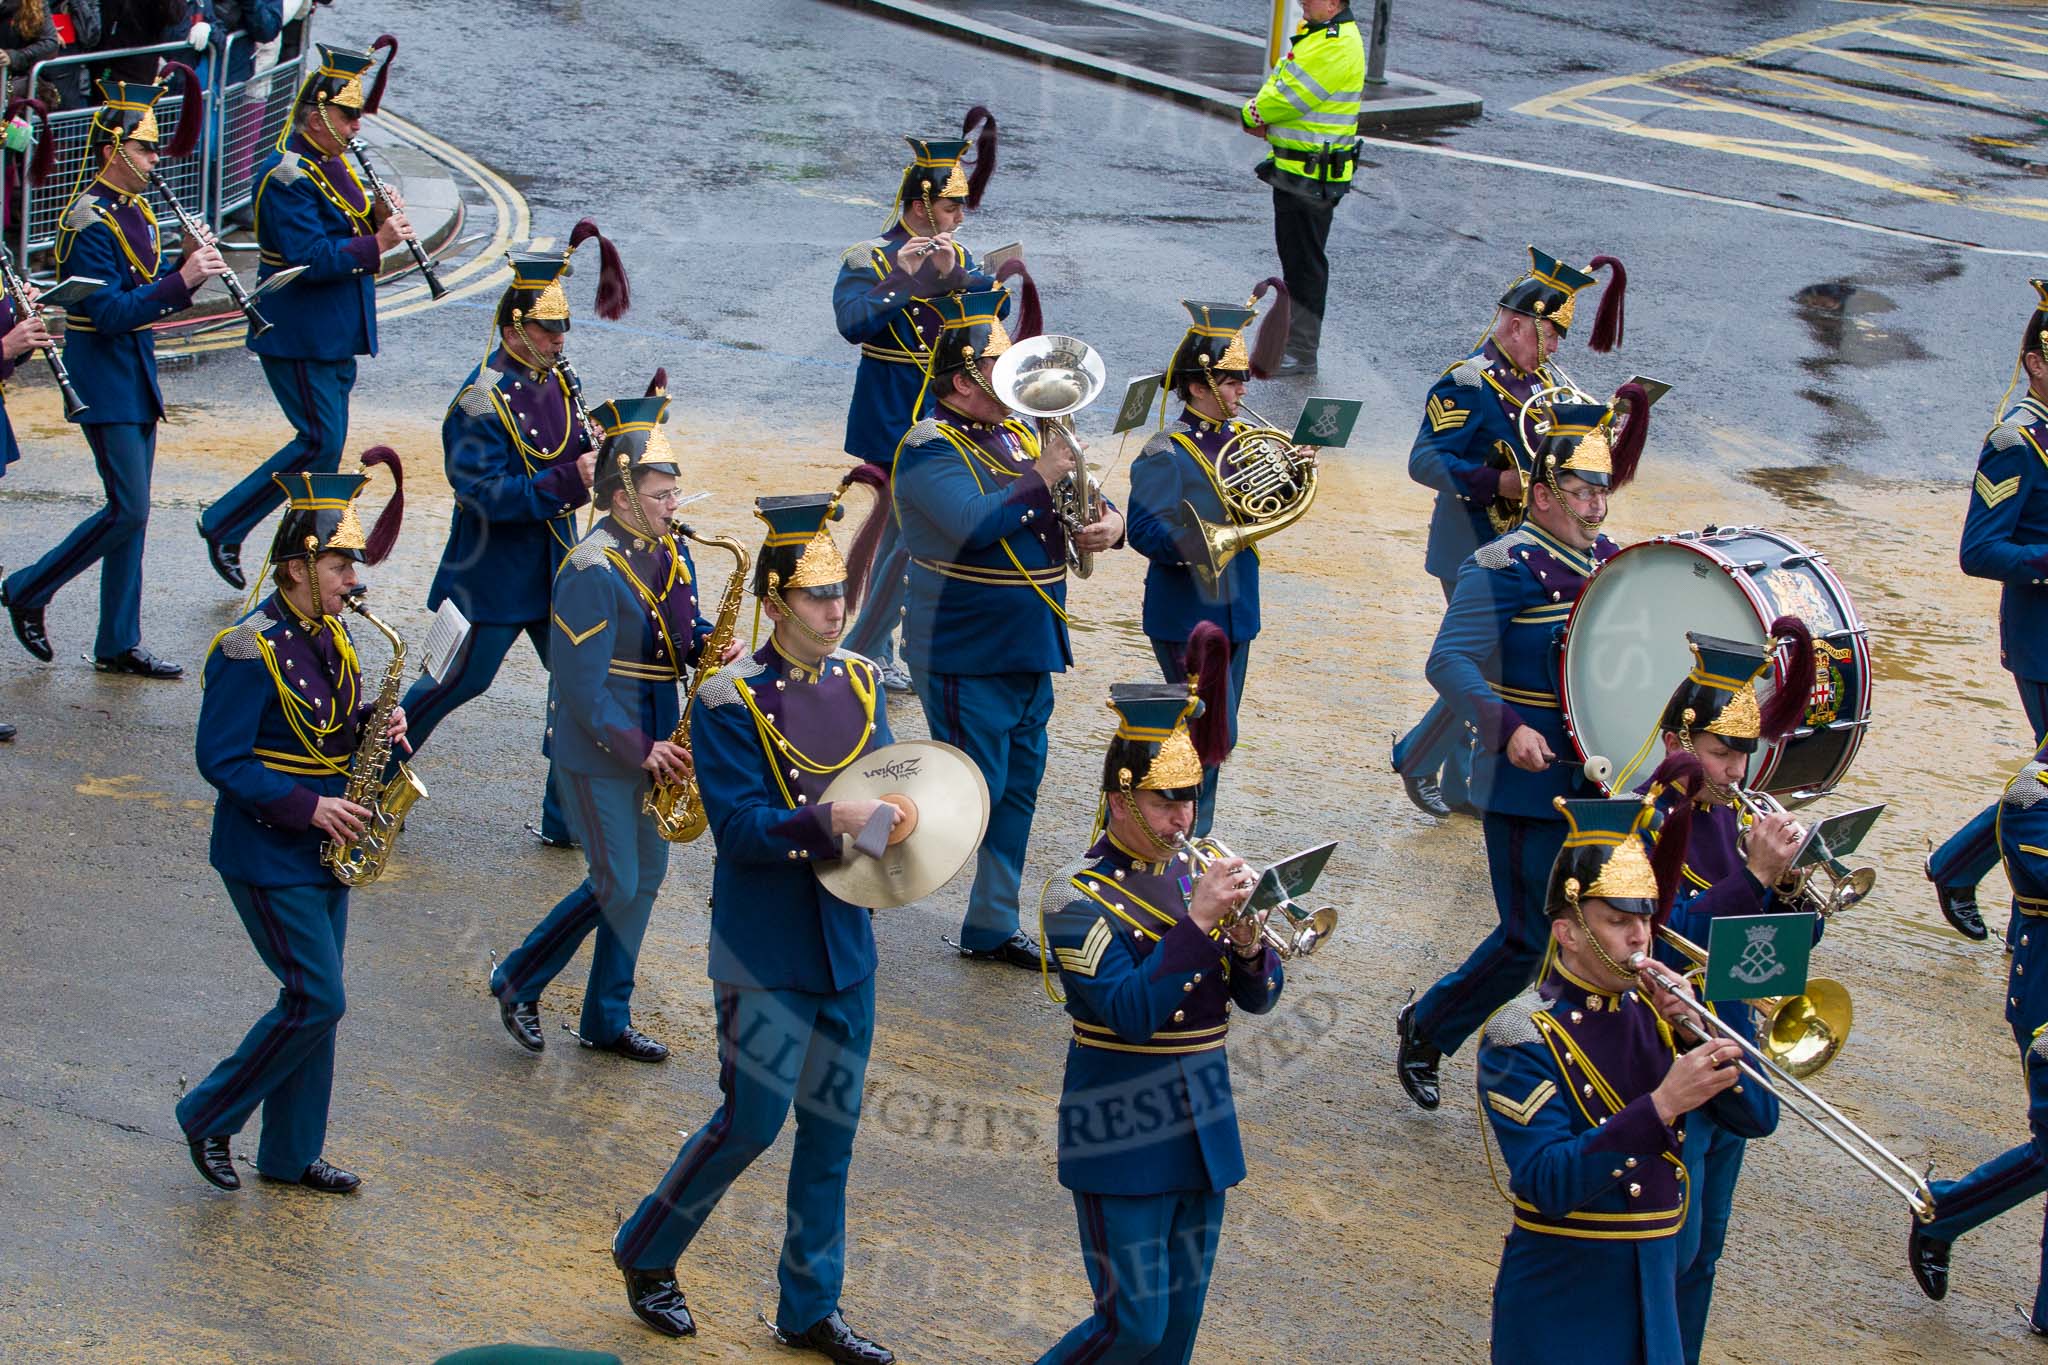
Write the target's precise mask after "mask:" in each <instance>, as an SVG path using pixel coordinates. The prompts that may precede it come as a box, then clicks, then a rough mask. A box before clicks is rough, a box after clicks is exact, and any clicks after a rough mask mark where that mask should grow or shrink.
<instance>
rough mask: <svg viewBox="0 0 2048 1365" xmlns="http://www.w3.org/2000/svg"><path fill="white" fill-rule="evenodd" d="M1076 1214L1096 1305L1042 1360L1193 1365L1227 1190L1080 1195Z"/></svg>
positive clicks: (1045, 1364) (1049, 1363) (1066, 1364)
mask: <svg viewBox="0 0 2048 1365" xmlns="http://www.w3.org/2000/svg"><path fill="white" fill-rule="evenodd" d="M1074 1213H1075V1216H1076V1219H1077V1221H1078V1222H1079V1223H1080V1226H1081V1260H1082V1263H1083V1264H1084V1265H1086V1266H1087V1268H1088V1285H1089V1287H1090V1288H1091V1289H1093V1290H1094V1291H1095V1311H1094V1313H1092V1314H1091V1315H1090V1316H1089V1318H1088V1320H1087V1321H1086V1322H1084V1323H1082V1324H1081V1325H1080V1326H1079V1327H1076V1328H1075V1329H1074V1330H1073V1331H1071V1332H1069V1333H1067V1334H1066V1336H1064V1337H1062V1338H1061V1339H1060V1342H1059V1345H1057V1346H1055V1347H1053V1348H1052V1349H1051V1350H1050V1351H1047V1352H1046V1353H1045V1354H1044V1355H1042V1356H1040V1357H1039V1358H1038V1365H1055V1363H1056V1362H1057V1363H1058V1365H1112V1362H1130V1365H1141V1363H1142V1365H1187V1362H1188V1361H1189V1360H1191V1359H1193V1358H1194V1354H1195V1333H1196V1332H1197V1331H1199V1330H1200V1329H1201V1326H1202V1305H1203V1303H1204V1302H1206V1301H1207V1299H1208V1297H1209V1272H1210V1270H1211V1269H1212V1268H1213V1267H1214V1266H1215V1263H1216V1241H1217V1238H1218V1236H1219V1235H1220V1234H1221V1233H1222V1231H1223V1191H1221V1190H1216V1191H1213V1192H1212V1191H1208V1190H1201V1191H1194V1190H1188V1191H1183V1192H1179V1193H1175V1194H1152V1195H1137V1196H1121V1195H1108V1194H1082V1193H1080V1192H1079V1191H1076V1192H1075V1194H1074Z"/></svg>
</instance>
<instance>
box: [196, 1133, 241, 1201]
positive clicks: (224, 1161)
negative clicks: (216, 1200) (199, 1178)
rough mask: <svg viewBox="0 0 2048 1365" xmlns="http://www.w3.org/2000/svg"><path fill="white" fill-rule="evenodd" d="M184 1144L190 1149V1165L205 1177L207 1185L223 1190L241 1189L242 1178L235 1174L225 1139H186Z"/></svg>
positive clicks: (233, 1161) (232, 1159)
mask: <svg viewBox="0 0 2048 1365" xmlns="http://www.w3.org/2000/svg"><path fill="white" fill-rule="evenodd" d="M186 1144H187V1145H188V1146H189V1147H191V1149H192V1164H193V1165H194V1166H196V1167H198V1168H199V1174H201V1175H203V1176H205V1177H206V1183H207V1184H209V1185H217V1186H219V1187H220V1188H221V1189H224V1190H239V1189H241V1188H242V1177H241V1176H239V1175H237V1174H235V1156H234V1153H233V1152H230V1151H229V1150H228V1140H227V1139H226V1138H224V1137H209V1138H188V1139H186Z"/></svg>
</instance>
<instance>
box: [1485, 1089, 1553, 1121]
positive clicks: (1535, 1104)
mask: <svg viewBox="0 0 2048 1365" xmlns="http://www.w3.org/2000/svg"><path fill="white" fill-rule="evenodd" d="M1556 1093H1557V1083H1556V1082H1554V1081H1545V1082H1544V1083H1543V1084H1541V1085H1539V1086H1537V1087H1536V1088H1535V1089H1534V1090H1532V1091H1530V1092H1529V1098H1528V1099H1526V1100H1523V1101H1522V1102H1521V1103H1520V1104H1516V1103H1515V1102H1514V1101H1513V1100H1511V1099H1509V1098H1508V1097H1507V1096H1506V1095H1503V1094H1501V1093H1500V1091H1498V1090H1489V1091H1487V1092H1486V1102H1487V1103H1488V1104H1490V1105H1492V1106H1493V1107H1494V1109H1495V1110H1496V1111H1497V1112H1499V1113H1501V1114H1505V1115H1506V1116H1507V1117H1509V1118H1511V1119H1513V1120H1514V1121H1515V1122H1516V1123H1519V1124H1521V1125H1522V1126H1523V1127H1524V1128H1527V1127H1528V1126H1529V1120H1530V1119H1533V1118H1535V1117H1536V1111H1537V1110H1538V1109H1541V1108H1542V1107H1543V1106H1544V1105H1546V1104H1548V1103H1550V1097H1551V1096H1552V1095H1555V1094H1556Z"/></svg>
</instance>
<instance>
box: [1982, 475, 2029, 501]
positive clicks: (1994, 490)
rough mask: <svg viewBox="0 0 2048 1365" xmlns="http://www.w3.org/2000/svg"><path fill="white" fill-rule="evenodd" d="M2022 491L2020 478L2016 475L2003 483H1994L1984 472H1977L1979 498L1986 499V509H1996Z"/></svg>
mask: <svg viewBox="0 0 2048 1365" xmlns="http://www.w3.org/2000/svg"><path fill="white" fill-rule="evenodd" d="M2019 491H2020V476H2019V475H2017V474H2015V475H2013V476H2012V477H2011V478H2009V479H2006V480H2004V481H2003V482H2001V483H1993V482H1991V480H1990V479H1989V478H1988V477H1986V475H1985V473H1984V471H1983V470H1981V469H1980V470H1978V471H1977V496H1978V497H1980V498H1982V499H1984V505H1985V506H1986V507H1996V506H1998V504H2000V503H2001V502H2004V501H2005V500H2006V499H2007V498H2009V497H2011V496H2012V495H2013V494H2015V493H2017V492H2019Z"/></svg>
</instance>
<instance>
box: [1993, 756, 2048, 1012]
mask: <svg viewBox="0 0 2048 1365" xmlns="http://www.w3.org/2000/svg"><path fill="white" fill-rule="evenodd" d="M2044 755H2048V746H2043V748H2042V749H2041V750H2040V751H2039V752H2037V753H2036V755H2035V758H2034V761H2033V762H2032V763H2029V764H2028V765H2027V766H2026V767H2024V768H2022V769H2020V772H2019V776H2017V777H2015V778H2014V779H2013V780H2012V781H2011V782H2010V783H2008V784H2007V786H2006V789H2005V796H2004V798H2003V799H2002V800H2001V801H2000V802H1999V806H1998V856H1999V858H2000V860H2001V861H2003V862H2004V864H2005V877H2006V881H2007V882H2009V883H2010V884H2011V886H2012V908H2013V919H2014V923H2015V927H2016V929H2017V933H2016V934H2015V936H2014V938H2013V946H2012V963H2011V966H2010V967H2009V968H2008V969H2007V973H2006V996H2005V1021H2006V1023H2008V1024H2010V1025H2011V1026H2012V1035H2013V1039H2014V1041H2015V1042H2017V1043H2018V1044H2019V1045H2020V1049H2021V1051H2025V1050H2026V1049H2027V1047H2029V1046H2030V1045H2034V1044H2035V1043H2036V1042H2037V1040H2038V1039H2039V1038H2040V1037H2041V1036H2042V1030H2043V1029H2044V1027H2048V765H2044V763H2043V761H2042V759H2043V756H2044ZM2037 936H2038V937H2039V939H2040V942H2041V946H2040V947H2038V948H2036V947H2035V946H2034V941H2035V939H2036V937H2037Z"/></svg>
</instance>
